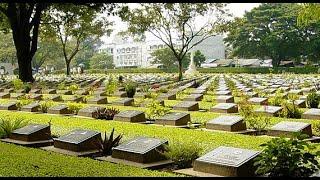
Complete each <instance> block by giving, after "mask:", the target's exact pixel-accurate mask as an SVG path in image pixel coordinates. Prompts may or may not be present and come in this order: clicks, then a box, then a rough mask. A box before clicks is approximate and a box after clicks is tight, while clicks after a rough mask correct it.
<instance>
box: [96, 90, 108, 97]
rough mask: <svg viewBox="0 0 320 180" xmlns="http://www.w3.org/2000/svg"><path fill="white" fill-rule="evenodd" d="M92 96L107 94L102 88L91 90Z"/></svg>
mask: <svg viewBox="0 0 320 180" xmlns="http://www.w3.org/2000/svg"><path fill="white" fill-rule="evenodd" d="M93 95H94V96H107V92H105V91H104V90H103V91H102V90H99V91H94V92H93Z"/></svg>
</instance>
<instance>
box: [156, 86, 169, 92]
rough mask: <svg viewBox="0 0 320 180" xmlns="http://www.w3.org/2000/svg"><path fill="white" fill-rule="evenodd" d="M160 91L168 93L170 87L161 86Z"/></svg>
mask: <svg viewBox="0 0 320 180" xmlns="http://www.w3.org/2000/svg"><path fill="white" fill-rule="evenodd" d="M158 91H159V92H160V93H167V92H168V91H169V90H168V88H165V87H161V88H159V90H158Z"/></svg>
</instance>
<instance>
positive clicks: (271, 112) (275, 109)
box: [254, 106, 282, 116]
mask: <svg viewBox="0 0 320 180" xmlns="http://www.w3.org/2000/svg"><path fill="white" fill-rule="evenodd" d="M281 110H282V107H279V106H262V107H260V108H259V109H257V110H255V111H254V112H256V113H261V114H264V115H266V116H279V113H280V112H281Z"/></svg>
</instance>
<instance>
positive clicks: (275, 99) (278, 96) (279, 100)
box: [268, 91, 285, 106]
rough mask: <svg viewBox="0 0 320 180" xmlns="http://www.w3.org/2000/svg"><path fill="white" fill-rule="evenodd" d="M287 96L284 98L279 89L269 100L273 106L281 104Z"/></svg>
mask: <svg viewBox="0 0 320 180" xmlns="http://www.w3.org/2000/svg"><path fill="white" fill-rule="evenodd" d="M284 101H285V98H283V96H282V94H281V93H280V92H279V91H278V92H276V94H275V96H273V97H271V98H269V100H268V102H269V104H270V105H272V106H281V105H282V104H283V102H284Z"/></svg>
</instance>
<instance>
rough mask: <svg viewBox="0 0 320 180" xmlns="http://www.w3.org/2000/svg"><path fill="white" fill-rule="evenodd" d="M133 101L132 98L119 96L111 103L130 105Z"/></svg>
mask: <svg viewBox="0 0 320 180" xmlns="http://www.w3.org/2000/svg"><path fill="white" fill-rule="evenodd" d="M133 103H134V99H133V98H120V99H118V100H116V101H113V102H112V104H113V105H118V106H132V105H133Z"/></svg>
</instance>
